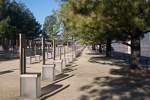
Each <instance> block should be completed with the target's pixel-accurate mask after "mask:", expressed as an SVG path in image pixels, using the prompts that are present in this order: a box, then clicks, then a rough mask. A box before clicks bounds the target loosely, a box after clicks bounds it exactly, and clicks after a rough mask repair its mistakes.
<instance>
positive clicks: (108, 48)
mask: <svg viewBox="0 0 150 100" xmlns="http://www.w3.org/2000/svg"><path fill="white" fill-rule="evenodd" d="M106 57H111V39H110V38H109V39H107V46H106Z"/></svg>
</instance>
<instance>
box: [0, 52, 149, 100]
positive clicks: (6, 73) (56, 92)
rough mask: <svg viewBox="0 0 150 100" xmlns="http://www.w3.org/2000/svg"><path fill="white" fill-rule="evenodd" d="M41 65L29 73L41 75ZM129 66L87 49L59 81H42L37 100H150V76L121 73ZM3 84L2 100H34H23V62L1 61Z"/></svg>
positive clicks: (60, 75)
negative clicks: (20, 81) (21, 77)
mask: <svg viewBox="0 0 150 100" xmlns="http://www.w3.org/2000/svg"><path fill="white" fill-rule="evenodd" d="M48 62H50V61H49V60H47V63H48ZM41 66H42V63H34V64H30V65H27V67H28V68H27V71H28V72H41ZM128 66H129V65H128V64H127V63H126V62H124V61H123V60H116V59H112V58H106V57H105V55H103V54H99V53H97V52H95V51H91V50H88V49H84V51H83V52H82V54H81V55H80V57H78V58H77V59H76V60H75V61H74V62H72V63H70V64H69V65H67V67H66V68H65V69H64V73H58V72H57V73H56V74H57V75H56V81H54V82H49V81H41V87H42V96H41V98H39V99H35V100H150V77H145V76H144V75H139V74H132V73H131V72H130V71H128V70H127V71H126V72H125V71H124V70H119V69H121V68H124V67H128ZM0 82H1V83H0V100H30V99H27V98H20V97H19V60H12V61H7V62H6V61H5V62H0Z"/></svg>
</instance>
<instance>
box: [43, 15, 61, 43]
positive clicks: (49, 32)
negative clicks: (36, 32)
mask: <svg viewBox="0 0 150 100" xmlns="http://www.w3.org/2000/svg"><path fill="white" fill-rule="evenodd" d="M59 27H60V24H59V23H58V21H57V17H56V16H55V15H50V16H47V17H46V18H45V22H44V25H43V30H44V32H45V34H44V35H45V37H49V38H50V40H51V41H52V40H53V39H55V40H59V37H58V33H59Z"/></svg>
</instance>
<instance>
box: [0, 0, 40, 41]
mask: <svg viewBox="0 0 150 100" xmlns="http://www.w3.org/2000/svg"><path fill="white" fill-rule="evenodd" d="M0 26H1V27H0V36H1V37H9V38H14V37H18V35H19V33H23V34H26V36H27V38H28V39H33V38H36V37H38V36H39V34H41V32H42V31H41V25H40V24H39V23H38V22H37V21H36V19H35V17H34V16H33V14H32V13H31V11H30V10H29V9H28V8H27V7H26V6H25V4H24V3H21V2H19V3H17V2H16V1H15V0H13V1H12V2H10V1H9V0H0ZM14 32H15V34H14Z"/></svg>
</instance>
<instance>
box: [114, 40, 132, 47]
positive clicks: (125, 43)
mask: <svg viewBox="0 0 150 100" xmlns="http://www.w3.org/2000/svg"><path fill="white" fill-rule="evenodd" d="M116 42H119V43H122V44H124V45H127V46H130V47H131V44H129V43H127V42H124V41H121V40H116Z"/></svg>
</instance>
